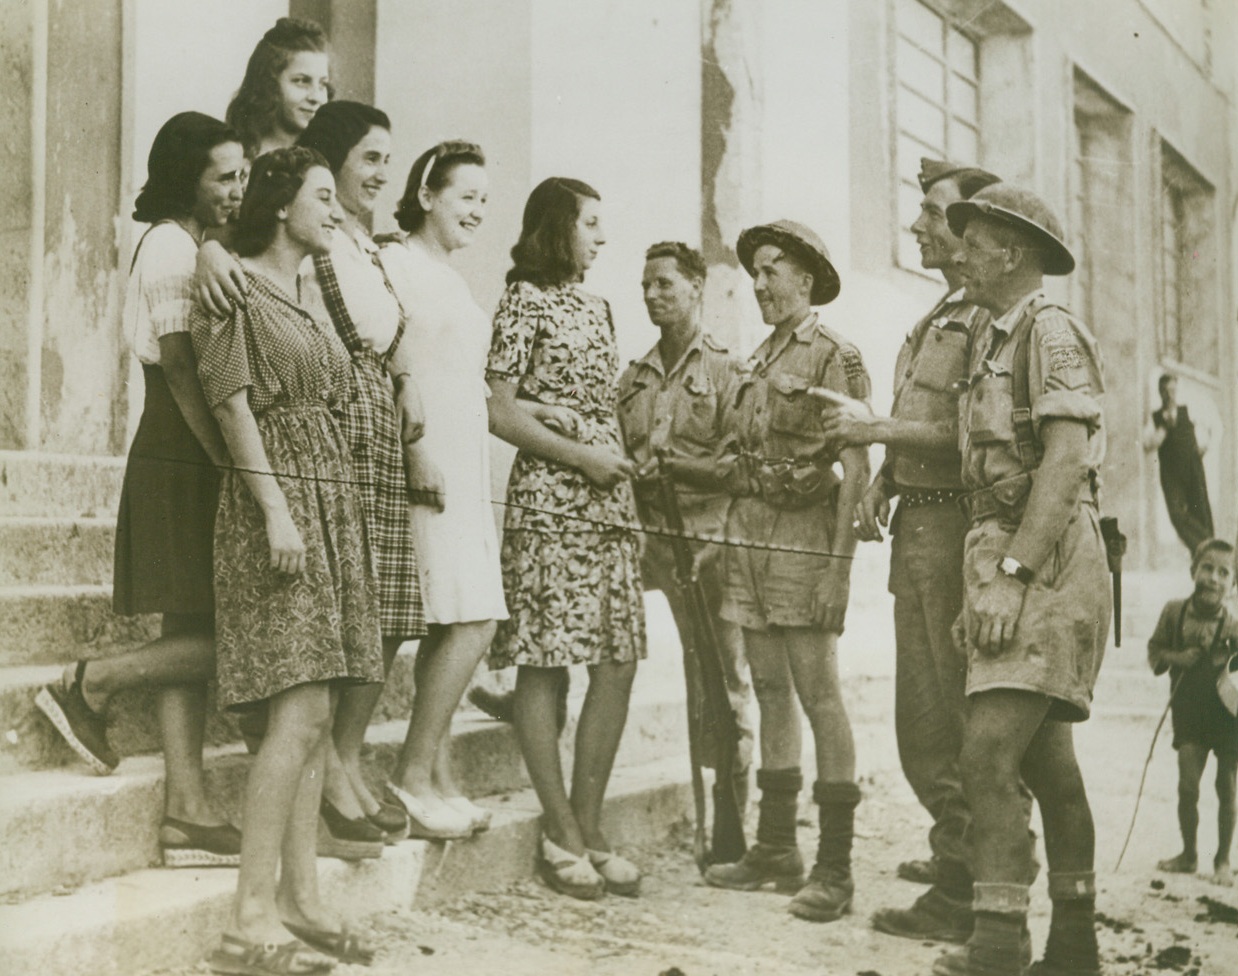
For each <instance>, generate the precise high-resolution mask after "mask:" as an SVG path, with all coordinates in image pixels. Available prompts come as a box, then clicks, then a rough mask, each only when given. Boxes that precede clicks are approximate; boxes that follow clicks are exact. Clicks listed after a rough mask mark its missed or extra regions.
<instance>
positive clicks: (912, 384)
mask: <svg viewBox="0 0 1238 976" xmlns="http://www.w3.org/2000/svg"><path fill="white" fill-rule="evenodd" d="M919 182H920V189H921V190H922V191H923V193H924V198H923V200H922V201H921V203H920V212H919V214H918V215H917V217H916V219H915V221H914V222H913V223H912V224H911V232H912V233H913V234H914V235H915V238H916V243H917V244H918V245H919V248H920V263H921V265H922V266H923V267H924V269H925V270H926V271H930V272H931V271H939V272H940V273H941V274H942V276H943V277H944V278H945V279H946V294H945V295H944V296H943V297H942V298H941V300H940V301H938V302H937V303H936V304H935V305H934V306H933V308H932V309H931V310H930V311H929V313H928V314H927V315H925V316H924V317H923V318H922V319H920V321H919V322H917V323H916V324H915V326H914V327H913V328H912V330H911V332H909V333H908V335H907V339H906V341H905V342H904V343H903V346H902V348H901V349H900V350H899V354H898V362H897V365H896V367H895V375H894V403H893V406H892V407H891V409H890V416H888V417H882V416H879V415H877V414H874V413H873V412H872V411H871V410H868V409H867V408H866V407H864V406H863V405H859V404H848V405H838V406H830V407H828V408H827V409H826V410H825V411H824V412H823V414H822V423H823V425H824V429H825V432H826V434H827V435H829V436H832V437H836V438H839V439H840V440H841V441H843V442H844V443H848V444H855V445H857V446H862V447H866V446H868V445H869V444H883V445H885V463H884V464H883V465H882V466H881V469H880V470H879V471H878V472H877V474H876V476H875V477H874V478H873V483H872V485H871V486H870V488H869V490H868V491H867V492H866V493H865V495H864V499H863V500H862V501H861V503H860V505H859V506H858V508H857V510H856V520H857V523H858V527H857V534H858V535H859V537H860V538H861V539H862V540H871V541H880V540H881V530H880V526H885V525H889V527H890V535H891V544H890V584H889V586H890V592H891V593H892V594H893V595H894V640H895V647H896V659H895V692H894V728H895V734H896V737H897V740H898V753H899V759H900V760H901V762H902V766H903V772H904V774H905V775H906V777H907V782H908V783H910V784H911V787H912V789H913V790H915V793H916V797H917V798H918V799H919V800H920V802H921V804H922V805H923V806H924V808H925V809H926V810H927V811H928V812H929V814H930V815H931V816H932V818H933V826H932V829H930V831H929V835H928V839H929V846H930V848H931V849H932V854H933V856H932V859H931V860H930V861H927V862H925V861H909V862H904V863H902V864H900V865H899V867H898V874H899V877H902V878H906V879H908V880H910V881H919V882H923V883H927V884H929V885H930V887H929V889H928V890H927V891H926V892H924V893H923V894H922V895H920V897H919V898H917V899H916V901H915V902H914V903H913V904H912V906H911V907H910V908H906V909H894V908H887V909H882V910H881V911H878V912H877V913H876V914H875V915H874V916H873V926H874V927H875V928H877V929H879V930H880V931H882V932H887V933H889V934H891V935H900V936H903V937H906V938H912V939H919V940H924V939H940V940H944V941H949V942H965V941H966V940H967V938H968V936H969V935H970V934H971V930H972V912H971V898H972V876H971V870H970V868H969V867H968V864H967V844H966V842H965V840H964V836H965V833H966V831H967V827H968V824H969V823H970V821H971V815H970V813H969V812H968V809H967V802H966V801H965V800H964V798H963V788H962V785H961V784H960V782H959V769H958V759H959V752H960V750H961V749H962V747H963V723H964V717H965V715H966V711H967V699H966V695H965V693H964V688H965V685H966V681H967V659H966V657H964V656H963V654H962V653H961V652H960V651H959V650H958V648H956V646H955V644H954V638H953V636H952V627H953V625H954V620H955V618H956V617H957V616H958V614H959V611H960V610H961V609H962V606H963V538H964V536H965V535H966V534H967V520H966V519H965V518H964V517H963V513H962V511H961V510H960V509H959V506H958V499H959V497H960V496H961V495H962V494H963V484H962V481H961V469H962V460H961V458H960V456H959V447H958V399H959V390H960V388H961V386H962V381H963V380H965V379H966V377H967V358H968V354H969V352H970V350H971V344H972V339H973V337H974V336H975V335H976V334H977V333H978V331H979V330H980V329H981V328H983V327H984V325H985V324H986V323H987V322H988V320H989V316H988V312H986V311H985V310H984V309H982V308H979V307H978V306H976V305H973V304H971V303H970V302H968V301H967V300H966V299H965V298H964V297H963V283H962V281H961V279H960V277H959V271H960V269H959V266H958V257H959V251H960V249H961V248H962V246H963V242H962V241H961V240H959V238H957V237H956V236H955V235H954V233H953V232H952V231H951V230H950V226H949V224H948V222H947V221H946V208H947V207H948V206H950V204H952V203H957V202H958V201H960V200H964V199H967V198H969V197H971V196H972V195H973V194H975V193H977V192H978V191H980V190H982V189H983V188H984V187H986V186H990V185H992V184H994V183H996V182H998V178H997V177H996V176H994V175H993V174H992V173H989V172H987V171H985V170H983V169H979V168H977V167H974V166H966V165H963V164H960V163H954V162H947V161H944V160H937V159H923V160H921V164H920V174H919ZM896 498H897V499H898V508H897V510H896V511H895V513H894V518H893V520H891V519H890V506H891V502H892V501H893V500H894V499H896Z"/></svg>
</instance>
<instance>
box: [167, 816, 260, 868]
mask: <svg viewBox="0 0 1238 976" xmlns="http://www.w3.org/2000/svg"><path fill="white" fill-rule="evenodd" d="M159 850H160V851H161V852H162V854H163V866H164V867H165V868H230V867H236V866H237V865H238V864H240V863H241V832H240V831H239V830H237V829H236V828H235V827H233V826H232V824H227V823H226V824H220V825H219V826H218V827H204V826H202V825H201V824H195V823H189V822H188V821H186V820H177V819H176V818H175V817H164V818H163V822H162V823H161V824H160V825H159Z"/></svg>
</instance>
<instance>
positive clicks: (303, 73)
mask: <svg viewBox="0 0 1238 976" xmlns="http://www.w3.org/2000/svg"><path fill="white" fill-rule="evenodd" d="M330 98H331V86H330V75H329V73H328V58H327V35H326V32H325V31H323V29H322V28H321V27H319V26H318V24H316V23H315V22H314V21H312V20H298V19H297V18H295V17H281V18H279V20H277V21H276V22H275V26H274V27H272V28H271V29H270V30H269V31H267V32H266V33H265V34H263V35H262V40H260V41H259V42H258V46H257V47H255V48H254V52H253V54H251V55H250V56H249V64H247V65H246V67H245V77H244V78H243V79H242V81H241V87H240V88H239V89H238V90H237V93H236V94H235V95H234V96H233V97H232V101H231V103H229V105H228V114H227V116H226V118H227V121H228V124H229V125H231V126H232V127H233V128H234V129H236V131H237V132H239V133H240V134H241V141H242V144H243V145H244V146H245V155H246V156H248V157H249V158H250V159H251V160H252V159H257V158H258V157H259V156H261V155H262V154H263V153H264V152H269V151H270V150H272V149H280V148H287V147H288V146H291V145H292V144H293V143H295V142H296V141H297V136H299V135H300V134H301V133H302V132H304V131H305V127H306V126H307V125H308V124H309V120H310V119H312V118H313V117H314V113H315V112H317V111H318V109H319V108H320V107H321V106H322V105H324V104H325V103H326V102H327V101H328V100H329V99H330Z"/></svg>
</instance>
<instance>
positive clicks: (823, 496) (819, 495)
mask: <svg viewBox="0 0 1238 976" xmlns="http://www.w3.org/2000/svg"><path fill="white" fill-rule="evenodd" d="M752 473H753V481H754V482H755V484H756V486H757V488H758V493H759V495H760V497H761V500H762V501H763V502H765V504H767V505H769V506H770V507H771V508H777V509H781V510H784V511H791V510H795V509H800V508H811V507H812V506H814V505H820V504H822V503H824V502H825V501H826V500H827V499H829V498H830V497H831V495H832V494H833V493H834V491H835V489H836V488H837V485H838V477H837V476H836V475H835V474H834V472H833V471H832V470H830V469H829V468H822V467H819V466H818V465H816V464H813V463H812V462H811V461H792V460H786V461H762V462H760V463H758V464H755V465H754V466H753V472H752Z"/></svg>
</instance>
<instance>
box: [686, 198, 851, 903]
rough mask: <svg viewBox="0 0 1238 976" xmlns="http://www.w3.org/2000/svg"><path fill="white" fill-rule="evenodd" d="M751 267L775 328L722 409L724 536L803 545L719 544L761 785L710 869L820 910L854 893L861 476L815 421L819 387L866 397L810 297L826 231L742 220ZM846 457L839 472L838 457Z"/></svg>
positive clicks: (826, 289) (818, 287) (821, 295)
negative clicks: (730, 855) (852, 631)
mask: <svg viewBox="0 0 1238 976" xmlns="http://www.w3.org/2000/svg"><path fill="white" fill-rule="evenodd" d="M736 252H737V253H738V255H739V259H740V262H741V263H742V264H743V266H744V268H745V269H746V270H747V271H748V273H749V274H751V275H752V276H753V289H754V291H755V293H756V297H757V302H758V303H759V304H760V306H761V317H762V318H763V319H764V320H765V323H766V325H770V326H773V332H772V333H771V334H770V335H769V337H768V338H766V340H765V341H764V342H762V343H761V345H760V346H758V347H757V350H756V351H755V352H754V353H753V354H752V357H751V358H750V360H749V364H748V365H749V368H750V371H749V373H748V375H747V376H746V377H745V378H744V379H743V381H742V382H741V383H740V388H739V391H738V393H737V395H736V398H735V406H734V412H733V414H732V416H731V418H730V421H729V425H728V426H729V427H730V429H731V433H732V437H733V440H734V444H735V449H736V450H735V456H736V459H737V463H736V465H735V469H734V493H735V494H736V496H737V497H736V498H735V501H734V502H732V503H731V508H730V512H729V513H728V515H727V529H726V534H727V537H728V539H733V540H742V541H743V542H749V543H756V544H771V543H772V544H774V545H777V546H786V547H788V548H789V549H796V550H806V551H776V550H769V549H760V548H745V547H742V546H732V547H729V548H728V549H727V552H726V566H727V580H726V599H725V602H724V604H723V610H722V612H723V615H724V616H725V617H726V618H727V619H729V620H732V621H734V622H735V623H737V624H739V625H740V626H742V627H743V629H744V650H745V653H746V655H747V658H748V666H749V667H750V668H751V669H752V679H753V686H754V688H755V689H756V697H757V705H758V708H759V709H760V715H761V721H760V747H761V768H760V769H759V770H758V771H757V785H758V786H759V787H760V789H761V800H760V818H759V821H758V825H757V843H756V844H755V845H754V846H753V847H752V848H750V849H749V851H748V853H747V854H746V855H745V856H744V858H743V859H742V860H740V861H739V862H737V863H735V864H726V865H722V864H716V865H714V866H712V867H711V868H709V870H708V871H707V872H706V873H705V880H706V881H707V882H708V883H710V884H712V885H716V886H718V887H724V888H738V889H743V890H751V889H755V888H759V887H762V886H763V885H765V884H766V883H772V884H774V885H775V886H776V887H779V888H782V889H783V890H788V889H790V890H794V889H796V888H800V890H799V891H798V893H797V894H796V896H795V897H794V898H793V899H792V901H791V905H790V911H791V912H792V913H793V914H795V915H797V916H799V917H802V918H807V919H811V920H814V921H822V922H828V921H833V920H834V919H837V918H838V917H839V916H841V915H842V914H843V913H844V912H847V911H848V910H849V909H850V906H851V898H852V894H853V891H854V884H853V882H852V878H851V841H852V836H853V829H854V818H855V808H856V805H857V804H858V803H859V801H860V788H859V785H858V784H857V783H856V782H855V744H854V742H853V740H852V735H851V725H850V722H849V720H848V718H847V711H846V708H845V706H844V705H843V700H842V693H841V689H840V687H839V679H838V635H839V634H841V633H842V629H843V617H844V615H845V613H846V610H847V597H848V592H849V586H850V573H851V555H852V553H853V552H854V551H855V535H854V529H853V528H852V524H851V513H852V511H853V510H854V508H855V505H856V503H857V502H858V501H859V499H860V496H861V495H862V494H863V492H864V488H865V486H866V485H867V484H868V476H869V467H868V454H867V452H866V451H865V450H864V449H862V448H844V449H843V450H841V451H839V450H838V449H837V447H836V445H835V444H833V443H832V442H830V441H829V440H828V439H827V438H826V437H825V436H824V434H823V433H822V431H821V424H820V421H819V412H820V411H819V408H818V403H817V401H816V400H815V399H814V398H813V396H812V395H811V394H810V393H809V392H808V391H809V390H810V389H812V388H814V387H826V388H829V389H831V390H834V391H836V392H839V393H843V394H845V395H847V396H850V397H853V398H855V399H867V397H868V396H869V392H870V391H869V382H868V373H867V372H866V371H865V369H864V363H863V361H862V360H861V359H860V354H859V352H858V351H857V350H856V348H855V347H854V346H853V345H851V344H850V343H849V342H847V341H845V340H844V339H843V338H842V337H841V336H839V335H838V334H837V333H835V332H833V331H831V330H830V329H829V328H827V327H826V326H825V324H824V323H823V322H821V320H820V319H819V318H818V315H817V313H816V312H814V311H813V306H815V305H816V306H819V305H826V304H828V303H829V302H831V301H833V300H834V298H835V297H836V296H837V295H838V291H839V281H838V274H837V272H836V271H835V270H834V266H833V264H831V263H830V259H829V255H828V253H827V252H826V250H825V245H824V244H823V243H822V242H821V239H820V238H819V237H817V235H816V234H814V233H813V232H812V231H811V230H809V229H808V228H807V227H804V226H803V225H802V224H797V223H793V222H792V221H787V220H779V221H776V222H774V223H772V224H763V225H761V226H759V227H751V228H749V229H748V230H746V231H744V232H743V233H742V234H741V235H740V237H739V242H738V244H737V245H736ZM835 462H841V466H842V471H843V475H842V478H841V479H840V478H839V476H838V475H837V474H836V473H835V471H834V465H835ZM797 704H798V705H801V706H802V707H803V710H804V712H805V714H806V715H807V717H808V721H809V724H810V725H811V727H812V732H813V739H814V740H815V743H816V752H817V781H816V783H815V784H814V786H813V797H814V799H816V801H817V804H818V806H819V815H820V823H821V839H820V843H819V846H818V850H817V860H816V864H815V865H814V866H813V868H812V872H811V874H810V875H809V878H808V882H807V884H804V885H803V887H802V888H801V887H800V885H801V883H802V878H803V870H804V867H803V861H802V859H801V857H800V852H799V848H798V847H797V846H796V842H795V828H796V799H797V795H798V792H799V789H800V786H801V785H802V777H801V773H800V767H799V763H800V722H801V719H800V709H799V707H797Z"/></svg>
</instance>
